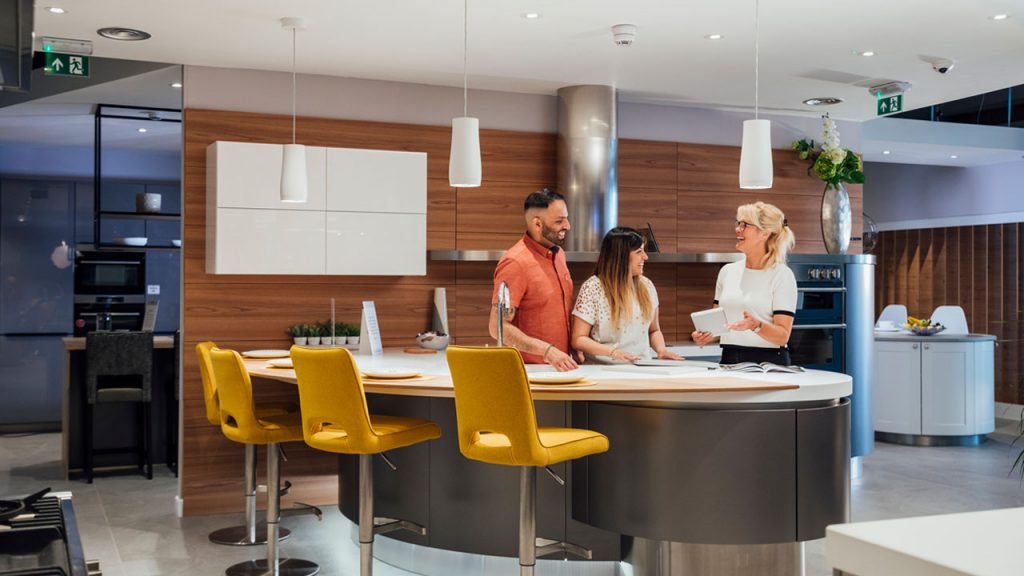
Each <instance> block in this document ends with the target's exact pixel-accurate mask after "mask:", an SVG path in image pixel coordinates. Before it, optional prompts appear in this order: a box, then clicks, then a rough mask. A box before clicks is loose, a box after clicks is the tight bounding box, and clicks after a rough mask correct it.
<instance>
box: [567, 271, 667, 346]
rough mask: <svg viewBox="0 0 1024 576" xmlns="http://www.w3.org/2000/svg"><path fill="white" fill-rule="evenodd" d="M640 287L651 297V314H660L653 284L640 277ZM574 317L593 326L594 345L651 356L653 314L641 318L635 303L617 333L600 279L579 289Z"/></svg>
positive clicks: (591, 330)
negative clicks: (650, 332)
mask: <svg viewBox="0 0 1024 576" xmlns="http://www.w3.org/2000/svg"><path fill="white" fill-rule="evenodd" d="M640 285H641V286H643V287H644V288H646V289H647V293H648V294H650V296H651V304H652V305H653V306H652V310H653V311H654V312H657V309H658V291H657V290H655V288H654V283H653V282H651V281H650V279H648V278H647V277H646V276H641V277H640ZM572 313H573V315H574V316H576V317H578V318H579V319H580V320H583V321H584V322H586V323H588V324H590V325H592V326H593V327H592V328H591V329H590V337H591V338H592V339H594V341H596V342H600V343H601V344H608V345H612V346H615V347H616V348H618V349H619V350H622V351H624V352H627V353H629V354H635V355H637V356H641V357H644V358H650V357H651V356H652V354H651V343H650V337H649V336H648V330H649V329H650V327H651V321H652V320H653V319H654V315H653V314H652V315H651V317H650V318H643V317H642V315H641V314H640V304H638V303H637V302H634V303H633V309H632V310H631V311H630V314H629V316H628V317H627V319H626V320H624V321H622V322H620V323H619V326H618V329H614V328H613V327H612V313H611V305H610V304H609V303H608V298H607V297H605V295H604V289H603V288H602V287H601V280H600V279H598V277H597V276H591V277H590V278H587V280H586V282H584V283H583V285H582V286H580V293H579V295H578V296H577V297H576V306H575V307H574V308H573V311H572Z"/></svg>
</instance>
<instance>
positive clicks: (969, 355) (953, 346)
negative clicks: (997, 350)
mask: <svg viewBox="0 0 1024 576" xmlns="http://www.w3.org/2000/svg"><path fill="white" fill-rule="evenodd" d="M921 347H922V350H921V433H922V434H925V435H951V436H961V435H968V434H973V433H974V400H975V398H974V346H973V344H971V343H970V342H925V343H922V344H921Z"/></svg>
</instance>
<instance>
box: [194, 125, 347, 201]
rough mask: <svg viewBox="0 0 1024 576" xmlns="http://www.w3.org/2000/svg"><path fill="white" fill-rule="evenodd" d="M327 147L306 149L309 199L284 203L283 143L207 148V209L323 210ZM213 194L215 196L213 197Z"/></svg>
mask: <svg viewBox="0 0 1024 576" xmlns="http://www.w3.org/2000/svg"><path fill="white" fill-rule="evenodd" d="M326 150H327V149H326V148H323V147H318V146H306V178H307V181H308V186H309V199H308V200H307V201H306V202H302V203H292V202H281V157H282V154H283V147H282V146H281V145H280V144H259V143H255V142H214V143H213V144H210V145H209V146H208V147H207V149H206V164H207V166H206V175H207V177H206V188H207V194H208V196H207V210H209V209H210V207H211V206H212V207H215V208H262V209H274V210H299V211H302V210H323V209H324V191H325V190H326V180H327V166H326ZM211 194H212V196H210V195H211Z"/></svg>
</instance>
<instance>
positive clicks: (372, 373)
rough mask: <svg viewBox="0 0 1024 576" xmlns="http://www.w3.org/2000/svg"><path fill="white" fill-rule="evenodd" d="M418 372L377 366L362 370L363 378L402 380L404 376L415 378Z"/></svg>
mask: <svg viewBox="0 0 1024 576" xmlns="http://www.w3.org/2000/svg"><path fill="white" fill-rule="evenodd" d="M419 375H420V373H419V372H417V371H415V370H406V369H403V368H378V369H377V370H363V378H372V379H374V380H402V379H404V378H415V377H417V376H419Z"/></svg>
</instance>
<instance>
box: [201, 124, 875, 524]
mask: <svg viewBox="0 0 1024 576" xmlns="http://www.w3.org/2000/svg"><path fill="white" fill-rule="evenodd" d="M184 128H185V157H184V162H185V181H184V193H185V205H184V223H185V238H184V240H185V242H184V248H183V250H184V269H185V270H184V291H183V310H184V324H183V326H184V328H183V338H184V343H185V354H184V356H183V357H184V372H183V388H184V410H183V412H184V426H185V428H184V435H185V438H184V442H183V445H184V457H183V461H182V468H181V477H182V497H183V498H184V500H185V513H186V515H196V514H213V513H219V512H225V511H237V510H241V509H242V499H241V496H240V494H241V490H242V450H241V448H240V447H239V446H238V445H235V444H233V443H231V442H229V441H227V440H226V439H224V437H223V436H222V435H221V433H220V431H219V429H218V428H216V427H214V426H211V425H210V424H208V423H207V421H206V419H205V416H204V408H203V398H202V389H201V382H200V379H199V371H198V368H197V366H196V359H195V354H194V353H193V352H192V350H193V349H194V347H195V345H196V344H197V343H199V342H202V341H205V340H213V341H214V342H217V344H218V345H220V346H223V347H230V348H237V349H252V348H282V347H287V346H288V345H289V339H288V337H287V336H286V335H285V332H284V329H285V327H286V326H288V325H289V324H293V323H296V322H308V321H314V320H322V319H326V318H327V317H329V315H330V305H329V302H330V298H335V300H336V305H337V314H338V318H339V320H341V321H348V322H357V321H358V319H359V312H360V307H361V302H362V300H364V299H373V300H375V301H376V303H377V310H378V315H379V320H380V325H381V333H382V335H383V340H384V345H385V346H410V345H413V344H414V341H413V337H414V335H415V334H416V333H417V332H421V331H423V330H425V329H427V328H428V327H429V325H430V311H431V302H432V292H433V288H434V287H436V286H444V287H446V288H447V294H448V310H449V321H450V324H451V332H452V335H453V338H454V339H455V341H457V342H458V343H461V344H480V343H484V342H490V341H491V340H490V338H489V336H488V334H487V314H488V310H489V302H490V294H491V278H492V274H493V271H494V263H493V262H458V263H457V262H434V261H428V263H427V274H426V276H403V277H383V276H377V277H373V276H255V275H254V276H246V275H232V276H216V275H208V274H206V272H205V238H206V228H205V226H206V213H205V211H206V189H205V187H206V147H207V146H208V145H209V144H210V143H212V142H215V141H217V140H228V141H242V142H274V143H286V142H290V141H291V140H290V139H291V118H290V117H289V116H278V115H267V114H252V113H241V112H225V111H214V110H198V109H189V110H186V112H185V121H184ZM297 133H298V140H299V141H300V142H302V143H304V144H307V145H311V146H331V147H351V148H370V149H383V150H406V151H419V152H426V153H427V178H428V185H427V196H428V198H427V247H428V249H431V250H452V249H459V250H472V249H505V248H508V247H509V246H511V245H512V244H513V243H514V242H515V241H516V240H518V239H519V237H520V236H521V235H522V230H523V227H524V223H523V217H522V202H523V199H524V198H525V197H526V195H527V194H528V193H530V192H532V191H534V190H537V189H539V188H542V187H545V186H549V187H554V186H555V185H556V167H555V143H556V140H555V135H553V134H542V133H526V132H512V131H500V130H482V131H481V137H480V141H481V150H482V155H483V166H484V183H483V186H481V187H480V188H468V189H467V188H463V189H458V190H457V189H453V188H450V187H449V186H448V180H447V177H448V150H449V145H450V129H449V128H447V127H436V126H420V125H403V124H387V123H374V122H360V121H346V120H330V119H322V118H299V119H298V121H297ZM774 161H775V186H774V188H773V189H772V190H764V191H755V190H740V189H739V188H738V186H737V171H738V166H739V148H737V147H729V146H706V145H695V144H677V143H672V142H649V141H638V140H621V141H619V164H618V168H619V222H620V224H621V225H624V226H634V227H642V226H644V225H645V223H646V222H651V224H652V225H653V226H654V229H655V232H656V234H657V236H658V240H659V243H660V244H661V248H662V250H663V251H665V252H732V251H733V250H734V249H735V248H734V245H735V232H734V229H733V220H734V218H735V209H736V206H738V205H740V204H743V203H746V202H752V201H755V200H764V201H767V202H772V203H775V204H777V205H778V206H779V207H780V208H782V209H783V210H784V211H785V212H786V214H787V217H788V218H789V221H790V226H791V228H792V229H793V230H794V231H795V232H796V235H797V251H799V252H823V251H824V246H823V244H822V243H821V241H820V236H821V233H820V224H819V210H820V202H821V201H820V198H821V191H822V184H821V182H820V181H818V180H816V179H814V178H811V177H809V176H807V165H806V163H804V162H801V161H799V160H797V159H796V158H795V154H793V152H792V151H789V150H777V151H775V156H774ZM850 192H851V199H852V203H853V213H854V214H856V215H858V218H856V219H855V229H854V235H855V236H859V235H860V218H859V215H860V213H861V191H860V187H859V186H851V187H850ZM857 247H859V244H858V245H857ZM858 251H859V250H858ZM366 256H367V257H368V258H372V257H373V255H372V254H367V255H366ZM592 268H593V264H571V265H570V270H571V272H572V275H573V278H575V279H576V285H577V286H579V284H581V283H582V281H583V280H584V279H585V278H586V277H587V276H589V275H590V273H591V271H592ZM717 273H718V266H717V265H707V264H696V265H678V266H677V265H671V264H649V265H648V266H647V275H648V276H650V277H651V279H652V280H653V281H654V283H655V285H656V286H657V288H658V292H659V297H660V300H661V311H660V314H661V325H662V328H663V330H664V332H665V336H666V338H667V339H668V340H669V341H679V340H684V339H688V338H689V334H690V332H691V331H692V329H693V327H692V325H691V322H690V316H689V315H690V312H693V311H696V310H700V309H703V308H706V307H708V306H709V305H710V302H711V300H712V298H713V292H714V283H715V278H716V276H717ZM255 387H256V391H257V394H258V397H259V398H260V399H289V398H291V399H294V397H295V392H294V390H291V389H289V388H287V387H284V386H282V385H280V384H276V383H272V382H257V383H256V384H255ZM288 450H289V461H288V462H287V464H286V465H285V467H284V474H285V476H286V477H287V478H289V479H290V480H291V481H292V482H293V483H294V487H293V488H292V492H291V495H290V497H291V498H295V499H297V500H301V501H305V502H311V503H320V504H327V503H333V502H335V501H336V499H337V495H336V489H337V488H336V486H337V485H336V476H335V472H336V465H335V462H336V460H335V457H334V456H332V455H328V454H323V453H317V452H315V451H313V450H310V449H308V448H306V447H305V446H304V445H301V444H298V443H296V444H295V445H293V446H289V448H288Z"/></svg>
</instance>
